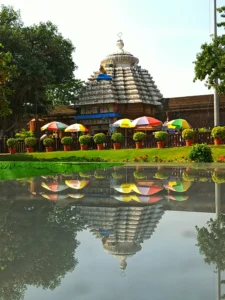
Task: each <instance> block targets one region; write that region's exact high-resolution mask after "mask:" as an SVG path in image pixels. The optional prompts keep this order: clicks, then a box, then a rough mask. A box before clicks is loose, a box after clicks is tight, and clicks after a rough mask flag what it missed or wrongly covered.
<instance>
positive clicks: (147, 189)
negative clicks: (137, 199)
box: [133, 185, 163, 195]
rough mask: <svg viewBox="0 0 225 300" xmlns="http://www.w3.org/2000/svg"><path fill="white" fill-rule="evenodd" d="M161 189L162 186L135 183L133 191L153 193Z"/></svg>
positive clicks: (143, 193) (146, 193) (142, 193)
mask: <svg viewBox="0 0 225 300" xmlns="http://www.w3.org/2000/svg"><path fill="white" fill-rule="evenodd" d="M162 190H163V187H162V186H140V185H136V186H135V188H134V189H133V191H135V192H136V193H138V194H141V195H153V194H156V193H158V192H160V191H162Z"/></svg>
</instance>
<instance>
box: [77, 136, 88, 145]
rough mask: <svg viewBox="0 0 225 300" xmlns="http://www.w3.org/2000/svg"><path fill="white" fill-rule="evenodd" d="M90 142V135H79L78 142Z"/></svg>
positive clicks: (84, 143)
mask: <svg viewBox="0 0 225 300" xmlns="http://www.w3.org/2000/svg"><path fill="white" fill-rule="evenodd" d="M90 142H91V137H90V136H89V135H81V136H80V137H79V143H80V144H81V145H88V144H90Z"/></svg>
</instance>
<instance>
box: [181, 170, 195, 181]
mask: <svg viewBox="0 0 225 300" xmlns="http://www.w3.org/2000/svg"><path fill="white" fill-rule="evenodd" d="M182 179H183V180H184V181H187V182H193V181H195V176H194V175H193V174H189V173H188V172H183V173H182Z"/></svg>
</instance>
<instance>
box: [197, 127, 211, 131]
mask: <svg viewBox="0 0 225 300" xmlns="http://www.w3.org/2000/svg"><path fill="white" fill-rule="evenodd" d="M198 132H211V129H207V128H206V127H202V128H198Z"/></svg>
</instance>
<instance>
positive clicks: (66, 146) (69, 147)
mask: <svg viewBox="0 0 225 300" xmlns="http://www.w3.org/2000/svg"><path fill="white" fill-rule="evenodd" d="M63 149H64V151H70V150H71V146H70V145H64V146H63Z"/></svg>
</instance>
